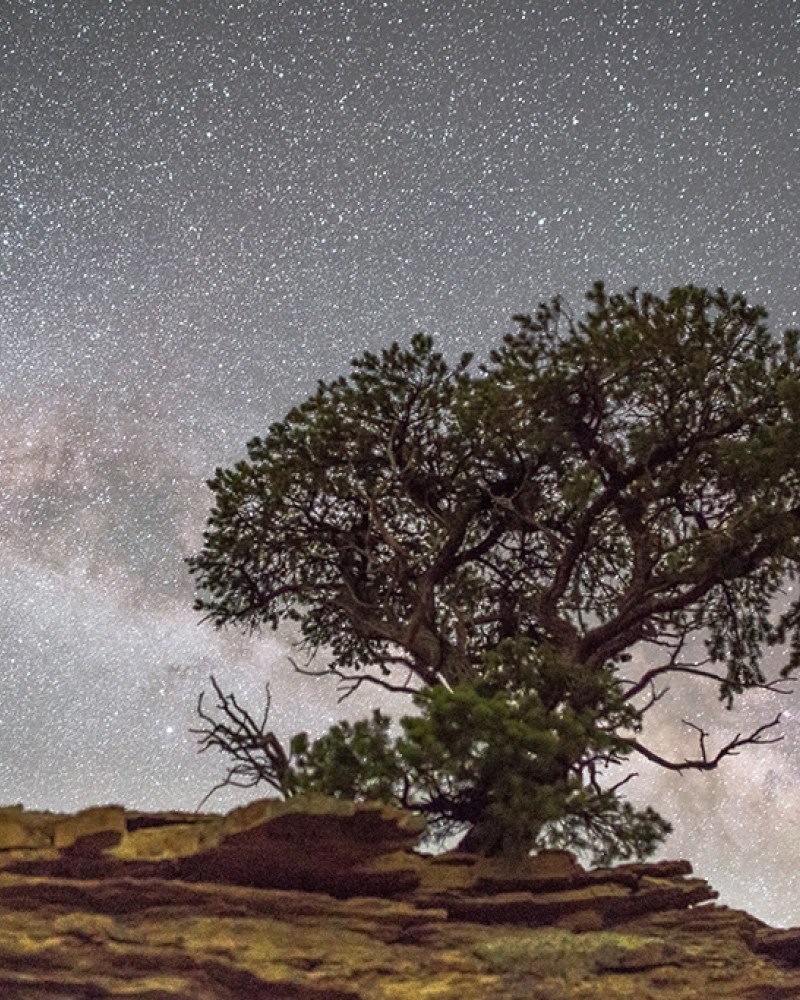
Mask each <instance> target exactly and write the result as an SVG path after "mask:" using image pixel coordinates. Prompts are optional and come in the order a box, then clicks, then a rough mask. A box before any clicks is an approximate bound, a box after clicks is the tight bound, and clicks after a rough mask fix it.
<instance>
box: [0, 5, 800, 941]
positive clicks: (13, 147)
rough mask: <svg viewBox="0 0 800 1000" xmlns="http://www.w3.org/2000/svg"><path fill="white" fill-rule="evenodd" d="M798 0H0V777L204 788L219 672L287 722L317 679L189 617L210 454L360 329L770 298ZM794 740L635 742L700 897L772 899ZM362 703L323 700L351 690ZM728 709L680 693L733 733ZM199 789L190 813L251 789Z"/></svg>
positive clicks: (454, 339)
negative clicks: (687, 299) (714, 768)
mask: <svg viewBox="0 0 800 1000" xmlns="http://www.w3.org/2000/svg"><path fill="white" fill-rule="evenodd" d="M799 15H800V9H799V8H798V4H797V3H795V2H792V0H762V2H757V0H737V2H733V0H727V2H714V0H669V2H665V0H641V2H633V0H631V2H627V0H602V2H599V0H596V2H595V3H588V2H577V0H547V2H544V0H543V2H536V3H521V2H504V0H491V2H490V0H486V2H479V0H472V2H470V0H464V2H461V3H456V2H453V0H436V2H430V3H426V2H410V0H409V2H401V0H395V2H371V0H363V2H358V3H356V2H355V0H347V2H340V3H333V2H328V0H316V2H314V3H305V4H301V3H291V2H278V0H269V2H267V0H263V2H262V0H249V2H239V3H235V2H228V0H193V2H191V3H189V2H179V0H175V2H170V3H155V2H153V3H147V2H143V0H107V2H105V3H104V2H100V0H71V2H56V0H6V2H5V3H4V4H3V5H2V7H1V8H0V53H2V63H1V65H2V69H0V259H1V260H2V266H1V267H0V301H1V302H2V309H0V385H1V386H2V396H1V397H0V408H1V409H2V417H3V432H2V440H1V448H2V451H1V452H0V513H2V519H1V520H0V525H2V527H1V528H0V530H2V543H3V544H2V550H0V570H1V573H0V599H1V600H2V607H3V616H2V620H1V621H0V746H1V747H2V753H0V802H16V801H23V802H25V804H26V805H27V806H29V807H31V808H50V809H59V810H72V809H77V808H80V807H83V806H85V805H88V804H91V803H96V802H99V801H121V802H124V803H126V804H127V805H129V806H132V807H141V808H167V807H182V808H194V806H196V805H197V803H198V801H199V800H200V798H202V796H203V794H205V792H206V791H207V790H208V789H209V787H210V786H211V785H212V784H213V783H214V781H215V780H216V779H217V778H218V777H219V776H220V774H221V767H222V763H221V761H219V760H214V759H212V758H211V757H208V756H201V757H198V756H197V755H196V753H195V749H196V747H195V743H194V742H193V738H192V736H191V735H190V734H189V733H188V731H187V730H188V728H189V726H190V725H191V724H192V721H193V714H194V705H195V701H196V698H197V694H198V693H199V691H200V689H201V688H202V687H203V686H204V684H205V683H206V682H207V677H208V675H209V673H211V672H212V671H213V672H215V673H216V674H217V675H218V676H219V677H220V679H221V680H222V681H223V683H224V684H225V685H226V686H231V687H235V688H236V689H237V690H238V691H240V692H242V693H243V696H244V697H245V698H248V699H250V700H251V703H252V704H253V706H255V705H257V704H258V701H259V697H260V692H261V691H262V689H263V684H264V682H265V680H267V679H270V678H271V679H272V682H273V696H274V698H273V701H274V710H273V722H274V724H275V728H276V729H277V730H278V731H279V732H280V733H288V732H293V731H296V730H297V729H299V728H306V727H307V728H309V729H311V730H313V731H319V730H320V729H322V728H325V727H327V725H329V724H330V722H331V721H332V720H333V719H334V718H336V717H337V715H338V713H339V711H340V709H339V707H338V706H337V705H336V699H335V692H333V691H331V690H330V689H328V688H326V687H325V685H324V683H322V682H320V683H321V684H322V686H321V687H320V686H319V685H318V684H315V683H314V682H310V681H309V682H306V683H303V684H301V683H300V682H299V680H298V679H297V678H296V677H295V676H294V675H292V673H291V671H290V670H288V669H287V667H286V653H287V651H288V650H289V645H288V643H289V641H290V639H291V637H290V636H286V635H284V634H282V633H279V634H278V635H277V636H272V635H264V636H256V637H249V638H248V637H240V636H235V635H228V634H217V633H214V632H213V631H212V630H211V629H210V628H208V627H207V626H199V625H198V622H197V620H196V616H195V615H194V613H193V612H192V610H191V598H192V594H191V585H190V581H189V580H188V577H187V574H186V571H185V567H184V565H183V558H184V557H185V556H186V555H187V554H189V553H190V552H192V551H194V550H195V549H196V548H197V547H198V545H199V544H200V533H201V530H202V525H203V521H204V518H205V516H206V513H207V510H208V506H209V503H210V494H209V493H208V491H207V490H206V489H205V486H204V480H205V479H206V478H207V477H208V476H209V475H210V474H211V473H212V472H213V469H214V467H215V466H217V465H220V464H228V463H230V462H232V461H235V460H236V459H237V458H238V457H239V456H241V455H242V453H243V448H244V443H245V442H246V440H247V439H248V438H249V437H251V436H252V435H253V434H256V433H263V432H264V430H265V429H266V427H267V426H268V424H269V423H270V422H272V421H273V420H275V419H279V418H280V417H281V416H282V415H283V413H284V412H285V411H286V409H287V408H288V407H289V406H290V405H292V404H293V403H295V402H299V401H301V400H302V399H303V398H304V397H305V396H306V395H308V394H309V392H310V391H312V390H313V388H314V385H315V382H316V380H317V379H318V378H327V377H331V376H334V375H338V374H340V373H342V372H343V371H344V370H345V369H346V366H347V361H348V360H349V359H350V358H351V357H352V356H354V355H356V354H359V353H360V352H361V351H362V350H364V349H365V348H371V349H374V348H377V347H380V346H381V345H387V344H389V343H390V342H391V341H392V340H395V339H398V340H401V341H402V340H404V339H407V338H408V337H409V336H410V334H411V333H413V332H414V331H415V330H418V329H424V330H426V331H428V332H431V333H434V334H436V335H437V337H438V340H439V343H440V344H441V346H442V348H443V349H444V350H445V352H446V353H448V354H450V355H455V354H456V353H457V352H460V351H462V350H465V349H471V350H475V351H477V352H478V354H485V353H486V352H487V351H488V349H489V348H490V346H491V345H492V344H493V343H494V342H495V341H496V339H497V338H498V336H499V335H500V334H501V333H502V332H504V331H505V330H507V329H508V328H509V327H510V323H509V317H510V316H511V314H513V313H515V312H519V311H529V310H531V309H532V308H534V307H535V305H536V303H537V302H538V301H540V300H541V299H542V298H546V297H549V296H550V295H552V294H554V293H561V294H563V295H564V296H566V298H567V299H568V300H570V301H571V302H572V303H573V304H574V305H576V306H577V307H580V299H581V296H582V294H583V292H584V291H585V290H586V288H587V287H588V285H589V283H590V282H591V281H592V280H593V279H595V278H602V279H604V280H605V281H606V283H607V284H608V285H609V286H610V287H611V288H614V289H620V290H621V289H624V288H628V287H630V286H632V285H639V286H642V287H644V288H648V289H651V290H653V291H657V292H664V291H666V290H667V289H668V288H669V287H670V286H672V285H674V284H683V283H687V282H690V281H691V282H694V283H695V284H700V285H706V286H710V287H716V286H719V285H722V286H724V287H726V288H727V289H729V290H730V291H743V292H745V293H746V294H747V296H748V297H749V298H750V299H751V301H755V302H761V303H763V304H764V305H766V306H767V307H768V308H769V310H770V313H771V317H772V319H771V322H772V324H773V328H775V329H780V328H781V327H783V326H786V325H791V324H797V323H798V312H797V310H798V302H800V295H799V294H798V293H799V292H800V288H799V287H798V286H799V284H800V280H799V279H798V269H797V260H798V257H799V256H800V254H799V253H798V249H799V248H798V232H800V218H799V217H798V216H799V215H800V211H799V208H800V205H799V203H798V195H797V188H796V183H797V174H798V163H799V162H800V160H799V159H798V141H797V140H798V131H797V124H798V115H799V114H800V101H799V100H798V89H797V81H798V74H797V54H798V43H799V42H800V20H799ZM796 705H797V700H796V697H795V698H789V699H783V700H782V701H781V703H780V705H779V706H778V707H783V708H785V709H786V710H787V717H786V720H785V723H786V724H785V732H786V736H787V739H786V741H785V742H784V743H783V744H781V745H779V746H777V747H768V748H764V749H756V750H753V751H752V752H751V753H749V754H745V755H743V756H741V757H739V758H737V759H736V760H734V761H730V762H729V763H728V766H727V767H725V768H723V769H721V770H720V771H719V772H717V773H715V774H714V775H711V776H694V777H687V778H684V779H683V780H680V779H676V778H674V776H665V775H663V774H657V773H655V772H654V771H653V770H650V769H648V770H647V771H646V772H643V774H642V777H641V779H640V781H639V783H638V787H637V789H636V791H635V793H634V794H635V795H636V796H637V800H641V801H652V802H654V804H656V805H657V806H658V807H659V808H660V809H661V811H662V812H664V813H665V814H666V815H667V816H669V817H670V818H671V819H672V820H673V822H674V824H675V827H676V832H675V834H674V835H673V837H672V839H671V840H670V841H669V843H668V844H667V845H666V848H665V853H666V854H668V855H676V854H678V855H681V854H682V855H688V856H690V857H691V858H692V859H693V861H694V863H695V866H696V868H697V870H698V871H699V873H700V874H702V875H704V876H706V877H709V878H710V879H711V881H712V882H713V883H714V884H715V885H716V887H717V888H719V889H721V890H722V892H723V898H724V900H725V901H727V902H730V903H732V904H734V905H739V906H746V907H747V908H749V909H750V910H751V911H752V912H755V913H757V914H758V915H760V916H763V917H765V918H767V919H770V920H771V921H773V922H778V923H796V924H800V879H798V878H797V877H796V875H795V869H796V864H795V843H796V836H795V830H796V826H797V820H798V817H800V768H798V766H797V764H796V761H797V759H798V745H799V744H798V740H800V726H798V725H797V721H796V718H795V714H794V713H796V711H797V708H796ZM365 708H366V703H364V702H362V704H361V705H358V706H350V707H349V708H348V711H349V712H351V713H352V712H359V713H360V712H362V711H364V710H365ZM775 710H776V704H775V696H766V695H764V694H761V693H759V694H758V695H757V696H756V697H755V698H751V699H750V700H749V707H748V708H747V710H746V713H745V714H744V716H742V715H739V714H737V715H734V716H730V715H729V714H726V713H725V712H724V709H722V708H721V707H719V706H718V705H717V704H716V703H715V700H714V694H713V693H709V694H707V695H705V696H704V697H701V698H700V699H698V698H697V697H696V694H695V692H685V693H683V694H680V693H679V694H678V705H677V707H674V708H673V710H672V712H671V713H670V714H669V715H666V714H665V715H664V718H663V719H662V720H659V721H658V726H657V731H656V733H655V735H656V738H657V739H660V741H661V743H660V745H661V746H662V747H663V748H664V749H667V750H669V749H670V748H672V749H674V750H675V752H680V751H681V746H680V741H681V740H682V739H685V735H684V734H683V733H681V726H680V718H681V713H684V714H686V713H690V712H691V713H693V714H692V718H694V719H697V718H700V719H701V721H703V720H704V721H705V722H707V723H708V725H709V726H711V725H714V724H719V723H715V720H719V722H720V723H721V724H722V726H723V736H724V735H725V734H726V733H733V732H735V731H736V729H737V728H738V727H743V726H747V725H748V724H751V723H752V722H753V721H754V720H756V721H762V720H763V719H764V718H765V717H769V716H770V714H774V711H775ZM244 794H245V793H241V792H240V793H234V792H226V793H224V794H220V795H219V796H217V798H216V799H215V800H212V804H214V805H216V807H218V808H227V807H229V806H230V805H231V804H233V803H235V802H237V801H241V800H242V796H243V795H244Z"/></svg>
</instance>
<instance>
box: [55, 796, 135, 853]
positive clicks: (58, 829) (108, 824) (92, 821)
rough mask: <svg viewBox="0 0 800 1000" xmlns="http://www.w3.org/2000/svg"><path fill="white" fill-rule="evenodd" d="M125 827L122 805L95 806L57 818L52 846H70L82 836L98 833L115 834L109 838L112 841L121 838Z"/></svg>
mask: <svg viewBox="0 0 800 1000" xmlns="http://www.w3.org/2000/svg"><path fill="white" fill-rule="evenodd" d="M125 829H126V828H125V810H124V809H123V808H122V806H95V807H93V808H91V809H84V810H82V811H81V812H79V813H77V814H76V815H75V816H65V817H62V818H60V819H58V820H57V821H56V823H55V825H54V828H53V846H54V847H57V848H64V847H70V846H71V845H73V844H74V843H75V842H76V841H77V840H79V839H81V838H82V837H88V836H92V835H94V834H98V833H111V834H117V835H118V836H117V837H115V838H112V839H111V842H114V841H116V840H120V839H121V837H122V834H123V833H125Z"/></svg>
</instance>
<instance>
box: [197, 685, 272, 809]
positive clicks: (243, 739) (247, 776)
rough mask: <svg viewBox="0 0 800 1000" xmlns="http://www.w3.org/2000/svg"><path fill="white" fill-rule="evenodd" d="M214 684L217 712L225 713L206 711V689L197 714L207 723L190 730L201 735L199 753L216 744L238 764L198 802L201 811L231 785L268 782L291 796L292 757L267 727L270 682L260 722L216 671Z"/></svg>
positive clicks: (242, 785)
mask: <svg viewBox="0 0 800 1000" xmlns="http://www.w3.org/2000/svg"><path fill="white" fill-rule="evenodd" d="M211 684H212V686H213V688H214V692H215V694H216V696H217V706H216V707H217V711H218V712H219V713H221V715H220V716H219V717H216V718H215V717H214V715H212V714H210V712H208V711H206V709H205V708H204V707H203V699H204V697H205V691H202V692H201V693H200V697H199V698H198V701H197V714H198V716H199V717H200V719H201V720H202V722H203V723H204V725H203V726H201V727H198V728H196V729H190V730H189V732H191V733H194V734H195V735H196V736H197V737H198V742H199V744H200V750H199V751H198V752H199V753H203V752H204V751H205V750H208V749H209V748H211V747H216V748H217V749H219V750H221V751H222V752H223V753H225V754H227V755H228V756H229V757H232V758H233V761H234V763H233V764H232V765H231V766H230V767H229V769H228V773H227V775H226V776H225V777H224V778H223V779H222V781H220V782H218V783H217V784H216V785H214V787H213V788H212V789H211V791H210V792H209V793H208V795H206V796H205V798H204V799H203V800H202V802H201V803H200V804H199V805H198V807H197V811H198V812H199V811H200V809H202V808H203V806H204V805H205V803H206V802H208V800H209V799H210V798H211V796H212V795H214V794H215V793H216V792H218V791H219V790H220V789H222V788H225V787H227V786H228V785H232V786H234V787H236V788H252V787H253V786H254V785H257V784H258V783H259V782H261V781H264V782H266V783H267V784H268V785H270V786H271V787H272V788H274V789H275V791H277V792H278V793H279V794H280V795H281V796H282V797H283V798H289V797H290V795H291V789H290V788H289V785H288V777H289V772H290V758H289V755H288V754H287V753H286V751H285V750H284V748H283V746H282V745H281V743H280V741H279V740H278V738H277V736H276V735H275V734H274V733H273V732H272V731H271V730H268V729H267V720H268V718H269V712H270V707H271V705H272V699H271V695H270V689H269V684H266V685H265V688H266V695H267V697H266V703H265V705H264V710H263V713H262V716H261V720H260V722H257V721H256V720H255V719H254V718H253V716H252V715H250V713H249V712H248V711H247V710H246V709H245V708H243V707H242V706H241V705H240V704H239V703H238V702H237V700H236V696H235V695H234V694H223V692H222V689H221V688H220V686H219V684H218V683H217V680H216V678H215V677H214V675H213V674H212V675H211Z"/></svg>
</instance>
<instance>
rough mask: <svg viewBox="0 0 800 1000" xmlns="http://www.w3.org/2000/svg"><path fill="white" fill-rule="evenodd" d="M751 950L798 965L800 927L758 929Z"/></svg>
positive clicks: (799, 963)
mask: <svg viewBox="0 0 800 1000" xmlns="http://www.w3.org/2000/svg"><path fill="white" fill-rule="evenodd" d="M753 950H754V951H756V952H759V953H761V954H763V955H769V956H770V957H771V958H774V959H777V960H778V961H779V962H783V963H785V964H786V965H789V966H792V967H795V968H797V967H800V928H797V927H795V928H792V929H790V930H773V929H772V928H764V929H763V930H760V931H759V932H758V933H757V934H756V937H755V941H754V942H753Z"/></svg>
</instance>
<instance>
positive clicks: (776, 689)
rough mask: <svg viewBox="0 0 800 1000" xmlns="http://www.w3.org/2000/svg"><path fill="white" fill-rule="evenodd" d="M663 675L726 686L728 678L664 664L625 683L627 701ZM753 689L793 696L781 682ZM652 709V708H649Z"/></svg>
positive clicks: (765, 684)
mask: <svg viewBox="0 0 800 1000" xmlns="http://www.w3.org/2000/svg"><path fill="white" fill-rule="evenodd" d="M702 662H710V660H705V661H702ZM662 674H688V675H689V676H691V677H703V678H705V679H706V680H712V681H716V682H717V684H725V682H726V681H727V679H728V678H727V677H725V676H723V675H722V674H716V673H714V672H713V671H712V670H703V669H701V668H699V667H696V666H694V665H692V664H688V663H683V664H681V663H678V664H674V665H673V664H664V665H662V666H660V667H653V668H652V670H648V671H647V672H646V673H645V674H643V675H642V677H640V678H639V680H638V681H625V682H624V683H627V684H630V685H631V687H630V689H629V690H628V691H626V692H625V700H626V701H631V700H632V699H633V698H635V697H636V696H637V695H638V694H641V693H642V691H643V690H644V689H645V688H647V687H650V686H652V683H653V681H654V680H655V678H656V677H660V676H661V675H662ZM749 687H750V688H751V689H754V690H760V691H771V692H772V693H773V694H791V693H792V689H791V688H783V687H780V686H779V681H777V680H775V681H764V682H763V683H757V684H751V685H749ZM648 707H650V706H648Z"/></svg>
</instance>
